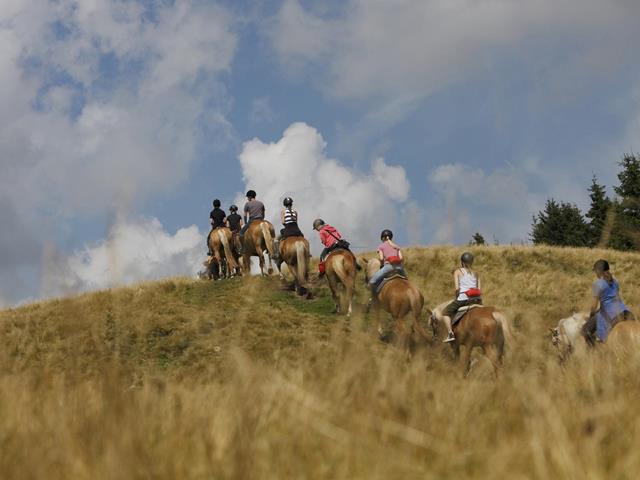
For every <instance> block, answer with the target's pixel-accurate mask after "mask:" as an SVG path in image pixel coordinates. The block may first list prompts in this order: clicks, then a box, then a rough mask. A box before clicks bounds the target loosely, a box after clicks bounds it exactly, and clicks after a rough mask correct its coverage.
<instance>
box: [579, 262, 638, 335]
mask: <svg viewBox="0 0 640 480" xmlns="http://www.w3.org/2000/svg"><path fill="white" fill-rule="evenodd" d="M593 271H594V273H595V274H596V280H595V282H593V287H592V292H593V302H592V304H591V310H590V315H589V320H587V321H586V323H585V324H584V325H583V327H582V333H583V335H584V336H585V338H586V340H587V343H589V344H590V345H594V343H595V340H596V339H597V340H598V341H599V342H604V341H605V340H606V339H607V336H608V335H609V332H610V331H611V328H613V326H614V325H615V324H616V323H617V322H618V321H621V320H628V319H633V318H634V317H633V314H632V313H631V311H630V310H629V309H628V308H627V307H626V305H625V304H624V303H623V301H622V298H620V285H619V284H618V281H617V280H616V279H615V278H614V277H613V274H612V273H611V271H610V270H609V262H607V261H606V260H598V261H597V262H596V263H595V264H594V265H593Z"/></svg>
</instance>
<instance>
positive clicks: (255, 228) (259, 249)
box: [242, 220, 275, 275]
mask: <svg viewBox="0 0 640 480" xmlns="http://www.w3.org/2000/svg"><path fill="white" fill-rule="evenodd" d="M274 238H275V230H274V228H273V225H272V224H271V222H268V221H267V220H253V221H252V222H251V223H250V224H249V227H248V228H247V231H246V232H245V233H244V237H243V241H242V257H243V259H244V268H245V269H246V270H247V271H249V269H250V268H251V257H258V260H259V261H260V272H261V273H262V275H266V274H265V271H264V267H265V259H264V254H265V252H268V253H269V268H268V270H267V272H268V274H269V275H270V274H272V273H273V266H272V262H273V258H274V257H275V249H274V244H273V239H274Z"/></svg>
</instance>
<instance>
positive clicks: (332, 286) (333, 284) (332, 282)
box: [326, 275, 340, 313]
mask: <svg viewBox="0 0 640 480" xmlns="http://www.w3.org/2000/svg"><path fill="white" fill-rule="evenodd" d="M326 277H327V282H329V290H331V297H332V298H333V303H335V304H336V309H335V312H334V313H340V296H339V295H338V282H337V281H336V279H335V278H334V277H333V275H326Z"/></svg>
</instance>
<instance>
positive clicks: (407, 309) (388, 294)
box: [360, 258, 430, 360]
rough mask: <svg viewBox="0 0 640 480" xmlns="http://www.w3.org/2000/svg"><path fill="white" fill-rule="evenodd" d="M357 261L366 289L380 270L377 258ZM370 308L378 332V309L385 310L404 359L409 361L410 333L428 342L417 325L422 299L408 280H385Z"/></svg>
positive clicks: (379, 325) (426, 335)
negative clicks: (408, 322)
mask: <svg viewBox="0 0 640 480" xmlns="http://www.w3.org/2000/svg"><path fill="white" fill-rule="evenodd" d="M360 262H361V263H362V265H363V267H364V272H365V283H366V284H367V287H368V285H369V279H370V278H371V277H372V276H373V275H374V274H375V273H376V272H377V271H378V270H380V268H381V266H380V262H379V261H378V260H377V259H376V260H369V261H368V260H367V259H366V258H360ZM373 307H374V313H375V317H376V321H377V323H378V332H381V331H382V327H381V324H380V310H381V309H384V310H385V311H386V312H387V313H389V314H390V315H391V317H392V318H393V320H394V322H395V325H396V333H397V334H398V340H399V343H400V345H402V347H403V348H404V351H405V356H406V358H407V360H408V359H410V358H411V334H412V332H413V331H415V332H417V333H419V334H420V336H422V337H423V338H424V339H425V340H426V341H430V337H429V335H428V334H427V332H426V331H425V330H424V327H423V326H422V324H421V323H420V317H421V315H422V308H423V307H424V297H423V296H422V293H420V291H419V290H418V289H417V288H416V286H415V285H413V284H412V283H411V282H409V281H408V280H407V279H405V278H400V277H396V278H390V279H389V280H387V282H386V283H385V284H384V285H383V286H382V289H381V290H380V292H379V293H378V294H377V295H376V296H375V297H374V302H373ZM405 320H408V321H410V322H411V327H410V328H407V325H406V324H405Z"/></svg>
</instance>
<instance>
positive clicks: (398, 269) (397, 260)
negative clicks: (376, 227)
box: [369, 230, 407, 292]
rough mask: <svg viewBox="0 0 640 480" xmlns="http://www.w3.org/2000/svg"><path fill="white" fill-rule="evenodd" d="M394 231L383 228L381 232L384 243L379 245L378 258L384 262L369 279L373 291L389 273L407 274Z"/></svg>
mask: <svg viewBox="0 0 640 480" xmlns="http://www.w3.org/2000/svg"><path fill="white" fill-rule="evenodd" d="M392 239H393V232H392V231H391V230H383V231H382V233H381V234H380V240H382V243H381V244H380V246H379V247H378V258H379V259H380V263H381V264H382V268H381V269H380V270H378V271H377V272H376V273H374V274H373V275H372V276H371V278H370V279H369V286H370V287H371V291H372V292H375V291H376V290H377V288H378V285H379V284H380V282H381V281H382V279H383V278H384V277H385V276H386V275H387V274H389V273H391V272H395V273H397V274H399V275H402V276H404V277H406V276H407V272H405V270H404V268H403V267H402V252H401V251H400V247H399V246H398V245H396V244H395V243H393V241H392Z"/></svg>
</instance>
